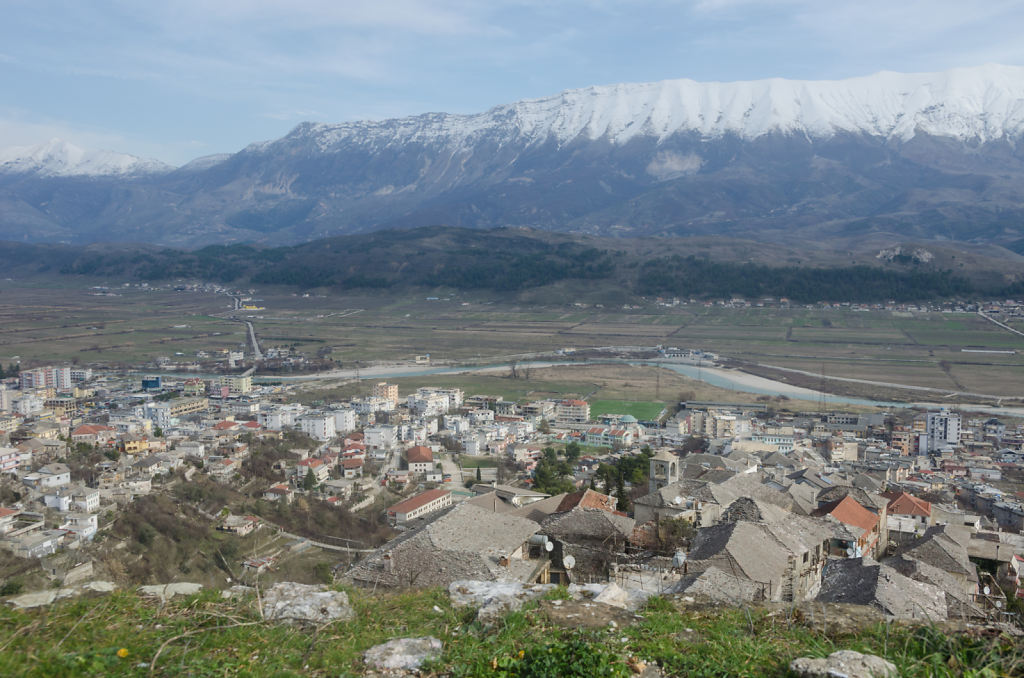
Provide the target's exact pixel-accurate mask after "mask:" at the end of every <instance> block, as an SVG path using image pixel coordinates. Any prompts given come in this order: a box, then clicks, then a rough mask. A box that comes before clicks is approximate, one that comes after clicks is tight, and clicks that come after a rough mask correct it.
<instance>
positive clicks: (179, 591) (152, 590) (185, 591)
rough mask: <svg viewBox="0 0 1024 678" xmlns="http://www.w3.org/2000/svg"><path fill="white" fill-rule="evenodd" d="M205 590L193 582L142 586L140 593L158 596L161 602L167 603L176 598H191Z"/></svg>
mask: <svg viewBox="0 0 1024 678" xmlns="http://www.w3.org/2000/svg"><path fill="white" fill-rule="evenodd" d="M202 590H203V585H202V584H195V583H192V582H177V583H174V584H152V585H148V586H140V587H139V593H141V594H142V595H144V596H156V597H157V598H159V599H160V600H161V601H167V600H170V599H171V598H173V597H174V596H190V595H192V594H193V593H199V592H200V591H202Z"/></svg>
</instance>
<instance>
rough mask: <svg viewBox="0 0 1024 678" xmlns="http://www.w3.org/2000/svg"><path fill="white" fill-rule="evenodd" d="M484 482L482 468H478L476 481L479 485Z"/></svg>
mask: <svg viewBox="0 0 1024 678" xmlns="http://www.w3.org/2000/svg"><path fill="white" fill-rule="evenodd" d="M482 480H483V476H482V475H481V474H480V467H479V466H477V467H476V481H477V482H478V483H479V482H481V481H482Z"/></svg>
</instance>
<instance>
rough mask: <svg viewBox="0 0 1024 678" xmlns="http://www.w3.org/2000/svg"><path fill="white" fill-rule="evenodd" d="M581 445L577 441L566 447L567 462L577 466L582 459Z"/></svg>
mask: <svg viewBox="0 0 1024 678" xmlns="http://www.w3.org/2000/svg"><path fill="white" fill-rule="evenodd" d="M580 451H581V450H580V444H579V443H578V442H576V441H575V440H574V441H572V442H571V443H569V444H568V445H566V446H565V460H566V461H567V462H569V463H570V464H575V463H576V462H577V461H579V458H580Z"/></svg>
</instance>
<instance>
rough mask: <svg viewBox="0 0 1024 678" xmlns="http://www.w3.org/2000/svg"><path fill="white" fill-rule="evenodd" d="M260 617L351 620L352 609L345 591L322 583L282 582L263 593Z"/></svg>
mask: <svg viewBox="0 0 1024 678" xmlns="http://www.w3.org/2000/svg"><path fill="white" fill-rule="evenodd" d="M263 616H264V617H266V618H267V619H269V620H277V621H290V622H298V623H303V622H308V623H313V624H322V623H324V622H329V621H334V620H345V619H352V618H353V617H354V616H355V610H353V609H352V606H351V605H349V602H348V596H347V595H345V592H344V591H331V590H328V589H327V587H326V586H324V585H322V584H296V583H295V582H281V583H279V584H274V586H273V587H272V588H271V589H270V590H269V591H266V592H264V594H263Z"/></svg>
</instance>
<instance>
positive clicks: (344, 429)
mask: <svg viewBox="0 0 1024 678" xmlns="http://www.w3.org/2000/svg"><path fill="white" fill-rule="evenodd" d="M331 414H332V415H333V416H334V430H335V432H337V433H349V432H350V431H354V430H356V421H357V419H358V417H357V416H356V412H355V410H348V409H345V410H334V411H333V412H331Z"/></svg>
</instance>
